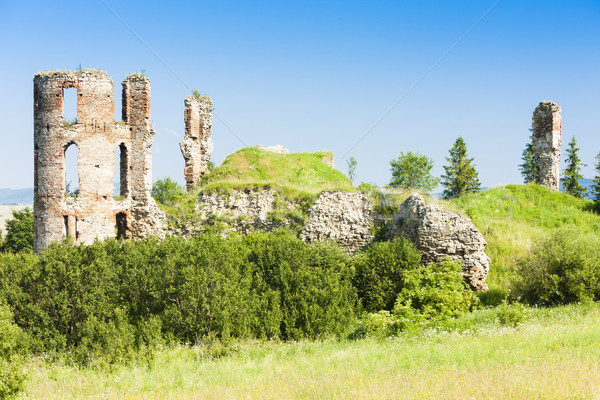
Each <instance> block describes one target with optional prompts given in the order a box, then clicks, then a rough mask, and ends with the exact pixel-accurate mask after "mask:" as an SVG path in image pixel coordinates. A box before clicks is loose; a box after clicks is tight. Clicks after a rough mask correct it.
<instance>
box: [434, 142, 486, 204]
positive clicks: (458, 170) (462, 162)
mask: <svg viewBox="0 0 600 400" xmlns="http://www.w3.org/2000/svg"><path fill="white" fill-rule="evenodd" d="M473 160H474V159H473V158H468V157H467V145H466V144H465V141H464V139H463V138H462V137H460V136H459V137H458V138H457V139H456V141H455V142H454V145H453V146H452V148H451V149H450V157H446V161H447V162H448V163H449V165H447V166H446V165H445V166H444V171H445V174H444V175H442V179H443V181H442V185H443V186H444V187H445V189H444V192H443V194H442V196H443V197H444V198H445V199H452V198H457V197H461V196H463V195H465V194H467V193H474V192H479V191H481V183H480V182H479V174H478V173H477V170H475V166H474V165H473V164H472V163H473Z"/></svg>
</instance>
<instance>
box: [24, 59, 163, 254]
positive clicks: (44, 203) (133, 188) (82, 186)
mask: <svg viewBox="0 0 600 400" xmlns="http://www.w3.org/2000/svg"><path fill="white" fill-rule="evenodd" d="M68 88H75V89H76V90H77V121H76V122H75V123H74V124H69V123H66V121H65V118H64V111H63V97H64V89H68ZM114 107H115V103H114V85H113V82H112V80H111V79H110V78H109V77H108V75H107V74H106V73H104V72H101V71H95V70H84V71H77V72H69V71H65V72H54V73H40V74H37V75H36V76H35V77H34V250H35V251H36V252H39V251H41V250H43V249H45V248H46V247H47V246H48V245H49V244H50V243H51V242H52V241H57V240H61V239H62V238H63V237H65V236H69V237H71V239H73V241H75V242H77V243H91V242H92V241H93V240H94V239H96V238H98V239H104V238H107V237H115V236H116V235H117V232H119V235H120V236H122V237H124V238H128V237H144V236H149V235H159V236H160V235H161V232H162V228H161V227H160V226H158V225H157V223H150V224H148V223H147V221H146V219H147V217H148V215H152V218H150V220H153V221H163V220H164V215H163V214H162V213H161V212H160V211H159V210H158V209H157V208H156V205H155V203H154V200H153V199H152V197H151V196H150V189H151V187H152V154H151V146H152V136H153V134H154V131H153V129H152V126H151V124H150V81H149V80H148V78H146V77H144V76H141V75H131V76H129V77H127V78H126V79H125V80H124V81H123V120H124V121H123V123H118V122H115V121H114ZM72 145H74V146H77V148H78V149H79V155H78V159H77V172H78V176H79V193H78V195H77V196H76V197H68V196H66V182H65V152H66V150H67V148H68V147H69V146H72ZM117 148H119V149H120V151H121V159H120V165H119V166H115V151H116V150H117ZM115 167H116V168H119V169H120V172H121V196H122V199H120V200H115V199H113V188H114V183H113V174H114V171H115Z"/></svg>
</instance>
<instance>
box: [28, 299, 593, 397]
mask: <svg viewBox="0 0 600 400" xmlns="http://www.w3.org/2000/svg"><path fill="white" fill-rule="evenodd" d="M496 317H497V316H496V310H494V309H486V310H480V311H477V312H475V313H472V314H470V315H468V316H466V317H464V319H463V321H462V323H463V324H464V326H467V327H469V329H463V330H460V331H453V332H443V331H426V332H423V333H421V334H420V335H416V336H415V335H405V336H399V337H395V338H390V339H378V340H376V339H364V340H359V341H350V340H341V341H336V340H325V341H322V342H295V343H279V342H250V343H242V344H237V345H231V346H229V348H228V354H226V355H224V356H222V357H219V358H214V357H210V355H209V354H210V351H209V350H207V349H206V348H203V347H185V346H183V347H177V348H169V349H163V350H160V351H158V353H157V355H156V357H155V359H154V360H153V361H151V362H150V363H149V364H144V365H137V366H134V367H132V366H129V367H115V368H113V369H110V370H106V369H91V368H87V369H78V368H76V367H72V366H69V365H68V364H66V363H47V362H45V361H44V360H42V359H35V360H32V361H31V362H30V363H29V364H28V372H29V375H30V378H29V380H28V384H27V391H26V393H25V394H24V396H23V398H26V399H46V398H54V399H59V398H60V399H81V398H88V399H334V398H335V399H342V398H344V399H346V398H348V399H349V398H352V399H423V398H425V399H480V398H486V399H488V398H489V399H501V398H505V399H557V398H561V399H562V398H577V399H593V398H600V305H598V304H578V305H571V306H563V307H557V308H552V309H529V310H528V317H527V319H526V321H525V322H524V323H523V324H522V325H520V326H519V327H517V328H510V327H505V326H501V325H500V324H499V323H498V322H497V318H496Z"/></svg>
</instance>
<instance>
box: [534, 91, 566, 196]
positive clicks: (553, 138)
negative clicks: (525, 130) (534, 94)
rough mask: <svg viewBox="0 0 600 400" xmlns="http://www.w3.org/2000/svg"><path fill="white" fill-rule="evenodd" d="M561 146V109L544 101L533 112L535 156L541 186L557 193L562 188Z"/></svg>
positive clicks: (552, 103)
mask: <svg viewBox="0 0 600 400" xmlns="http://www.w3.org/2000/svg"><path fill="white" fill-rule="evenodd" d="M561 146H562V122H561V117H560V107H559V106H558V105H556V104H555V103H554V102H552V101H542V102H541V103H540V104H539V105H538V106H537V107H536V109H535V111H534V112H533V155H534V159H535V164H536V166H537V168H538V170H539V173H540V184H541V185H542V186H545V187H547V188H548V189H551V190H554V191H555V192H558V190H559V187H560V147H561Z"/></svg>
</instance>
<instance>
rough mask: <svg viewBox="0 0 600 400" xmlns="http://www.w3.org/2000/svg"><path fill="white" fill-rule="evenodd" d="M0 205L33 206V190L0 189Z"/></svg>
mask: <svg viewBox="0 0 600 400" xmlns="http://www.w3.org/2000/svg"><path fill="white" fill-rule="evenodd" d="M0 204H33V188H26V189H0Z"/></svg>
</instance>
